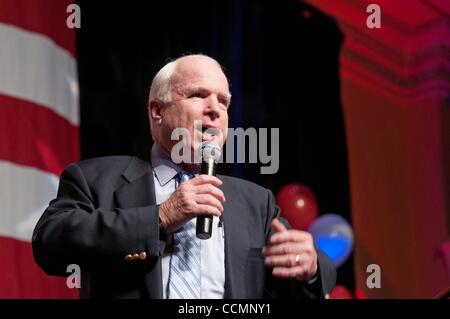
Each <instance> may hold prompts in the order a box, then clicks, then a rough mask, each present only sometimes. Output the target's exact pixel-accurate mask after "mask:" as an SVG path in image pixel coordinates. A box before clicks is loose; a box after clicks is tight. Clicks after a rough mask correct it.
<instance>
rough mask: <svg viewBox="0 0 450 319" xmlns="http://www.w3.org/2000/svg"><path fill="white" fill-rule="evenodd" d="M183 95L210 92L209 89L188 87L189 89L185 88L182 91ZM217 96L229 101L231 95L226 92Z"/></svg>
mask: <svg viewBox="0 0 450 319" xmlns="http://www.w3.org/2000/svg"><path fill="white" fill-rule="evenodd" d="M182 91H183V93H190V92H193V91H202V92H211V90H210V89H208V88H206V87H203V86H197V85H196V86H190V87H186V88H184V89H183V90H182ZM218 95H221V96H224V97H225V98H227V99H228V100H231V93H230V92H227V93H226V94H223V93H221V92H219V93H218Z"/></svg>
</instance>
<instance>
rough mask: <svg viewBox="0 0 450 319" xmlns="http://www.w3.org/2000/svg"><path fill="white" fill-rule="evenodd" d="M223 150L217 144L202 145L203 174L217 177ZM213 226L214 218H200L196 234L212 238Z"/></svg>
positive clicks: (201, 237)
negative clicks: (217, 167)
mask: <svg viewBox="0 0 450 319" xmlns="http://www.w3.org/2000/svg"><path fill="white" fill-rule="evenodd" d="M221 153H222V150H221V148H220V146H219V144H218V143H217V142H214V141H205V142H203V143H202V166H201V173H202V174H206V175H210V176H216V164H217V162H218V161H219V159H220V155H221ZM212 226H213V217H212V216H210V215H209V216H198V217H197V226H196V234H197V237H198V238H200V239H209V238H211V233H212Z"/></svg>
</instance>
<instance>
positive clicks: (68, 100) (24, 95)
mask: <svg viewBox="0 0 450 319" xmlns="http://www.w3.org/2000/svg"><path fill="white" fill-rule="evenodd" d="M0 94H4V95H9V96H13V97H17V98H20V99H23V100H27V101H30V102H33V103H37V104H40V105H42V106H44V107H47V108H49V109H51V110H53V111H54V112H55V113H57V114H59V115H60V116H62V117H64V118H65V119H67V120H68V121H69V122H70V123H72V124H74V125H76V126H78V125H79V122H80V121H79V108H78V98H79V92H78V75H77V61H76V59H75V58H74V57H73V56H72V55H71V54H70V53H69V52H68V51H67V50H65V49H63V48H61V47H59V46H58V45H56V44H55V43H54V42H53V41H52V40H51V39H50V38H48V37H47V36H44V35H41V34H39V33H33V32H29V31H26V30H24V29H20V28H18V27H15V26H12V25H7V24H4V23H0ZM0 106H1V105H0Z"/></svg>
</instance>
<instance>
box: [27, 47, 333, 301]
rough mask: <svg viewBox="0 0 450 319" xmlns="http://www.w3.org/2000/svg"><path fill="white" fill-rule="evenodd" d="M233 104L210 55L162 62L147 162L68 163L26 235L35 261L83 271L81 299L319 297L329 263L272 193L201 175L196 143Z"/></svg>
mask: <svg viewBox="0 0 450 319" xmlns="http://www.w3.org/2000/svg"><path fill="white" fill-rule="evenodd" d="M230 98H231V95H230V93H229V86H228V81H227V78H226V76H225V74H224V73H223V71H222V68H221V67H220V65H219V64H218V62H217V61H215V60H214V59H212V58H210V57H207V56H204V55H189V56H183V57H181V58H178V59H177V60H175V61H172V62H170V63H168V64H166V65H165V66H164V67H163V68H162V69H161V70H160V71H159V72H158V73H157V74H156V76H155V78H154V79H153V82H152V86H151V89H150V94H149V103H148V114H149V120H150V126H151V134H152V138H153V141H154V145H153V147H152V150H151V152H150V154H148V155H149V156H147V157H146V158H138V157H130V156H111V157H103V158H97V159H90V160H85V161H82V162H79V163H77V164H72V165H70V166H69V167H67V168H66V169H65V171H64V172H63V173H62V175H61V180H60V187H59V190H58V195H57V198H56V199H54V200H53V201H52V202H51V203H50V205H49V207H48V208H47V209H46V211H45V212H44V214H43V216H42V217H41V219H40V220H39V222H38V224H37V225H36V228H35V231H34V234H33V253H34V256H35V259H36V261H37V262H38V264H39V265H40V266H41V267H42V268H43V269H44V270H45V271H46V272H47V273H48V274H52V275H67V273H66V269H67V267H68V265H71V264H76V265H79V266H80V268H81V297H87V298H171V299H180V298H191V299H197V298H268V297H270V298H283V297H286V298H297V297H299V298H321V297H323V296H324V295H325V293H327V292H329V291H330V290H331V288H332V287H333V285H334V282H335V279H336V272H335V269H334V267H333V265H332V263H331V262H330V261H329V259H328V258H327V257H326V256H325V255H323V254H322V253H321V252H320V251H317V250H316V249H315V247H314V244H313V240H312V237H311V235H310V234H309V233H307V232H303V231H299V230H292V229H289V228H288V227H286V225H287V224H286V223H285V222H282V219H280V211H279V209H278V208H277V206H276V203H275V200H274V196H273V194H272V193H271V192H270V191H269V190H267V189H265V188H263V187H260V186H258V185H256V184H253V183H251V182H248V181H244V180H241V179H237V178H233V177H229V176H221V175H219V176H217V177H215V176H208V175H204V174H200V172H199V165H200V164H199V163H198V161H195V160H194V156H193V154H195V153H196V151H197V150H198V149H197V148H198V147H199V145H197V144H198V143H195V142H194V141H205V140H206V141H215V142H217V143H219V145H220V144H222V143H223V141H224V140H225V138H226V135H227V127H228V107H229V105H230ZM195 121H201V127H200V128H198V125H197V126H196V125H194V124H195V123H194V122H195ZM180 128H181V129H184V130H186V132H188V134H187V136H188V138H186V139H185V141H183V143H184V144H183V145H184V146H185V147H184V148H183V149H182V153H183V154H178V155H181V158H182V160H181V161H180V160H179V158H178V159H175V158H174V152H173V149H174V147H175V145H176V143H177V141H176V140H173V139H172V136H173V132H174V131H175V130H177V129H180ZM211 131H213V132H214V134H210V132H211ZM186 154H190V155H189V156H186ZM206 215H207V216H212V218H213V223H212V235H211V238H209V239H207V240H200V239H199V238H197V237H196V236H195V223H196V218H197V217H198V216H206ZM280 220H281V221H280Z"/></svg>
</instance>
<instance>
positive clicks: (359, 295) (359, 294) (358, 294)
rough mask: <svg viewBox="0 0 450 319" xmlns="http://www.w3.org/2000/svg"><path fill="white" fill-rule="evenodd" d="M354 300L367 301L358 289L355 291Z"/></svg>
mask: <svg viewBox="0 0 450 319" xmlns="http://www.w3.org/2000/svg"><path fill="white" fill-rule="evenodd" d="M355 298H356V299H367V296H366V294H365V293H364V292H363V291H362V290H361V289H359V288H356V289H355Z"/></svg>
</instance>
